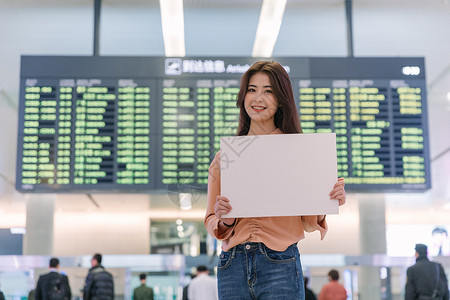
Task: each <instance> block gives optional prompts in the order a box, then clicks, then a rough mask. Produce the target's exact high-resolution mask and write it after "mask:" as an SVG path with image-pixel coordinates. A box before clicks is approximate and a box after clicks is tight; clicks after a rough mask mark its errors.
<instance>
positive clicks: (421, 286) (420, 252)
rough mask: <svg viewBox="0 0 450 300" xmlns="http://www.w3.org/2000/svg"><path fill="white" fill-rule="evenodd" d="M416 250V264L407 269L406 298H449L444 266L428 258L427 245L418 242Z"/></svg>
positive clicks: (445, 299)
mask: <svg viewBox="0 0 450 300" xmlns="http://www.w3.org/2000/svg"><path fill="white" fill-rule="evenodd" d="M415 250H416V253H415V256H416V264H415V265H413V266H411V267H409V268H408V270H407V271H406V275H407V279H406V286H405V300H434V299H436V300H437V299H441V300H449V292H448V286H447V276H445V272H444V269H443V268H442V266H441V265H440V264H438V263H435V262H431V261H430V260H429V259H428V257H427V254H428V248H427V246H426V245H424V244H416V247H415Z"/></svg>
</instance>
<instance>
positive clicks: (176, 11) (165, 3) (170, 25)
mask: <svg viewBox="0 0 450 300" xmlns="http://www.w3.org/2000/svg"><path fill="white" fill-rule="evenodd" d="M159 6H160V8H161V22H162V31H163V38H164V51H165V55H166V56H178V57H183V56H185V55H186V50H185V45H184V15H183V0H160V1H159Z"/></svg>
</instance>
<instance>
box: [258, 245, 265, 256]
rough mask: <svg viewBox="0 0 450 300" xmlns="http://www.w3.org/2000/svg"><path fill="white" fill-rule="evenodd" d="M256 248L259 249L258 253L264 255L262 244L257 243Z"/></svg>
mask: <svg viewBox="0 0 450 300" xmlns="http://www.w3.org/2000/svg"><path fill="white" fill-rule="evenodd" d="M258 248H259V252H261V254H264V252H265V250H264V244H263V243H258Z"/></svg>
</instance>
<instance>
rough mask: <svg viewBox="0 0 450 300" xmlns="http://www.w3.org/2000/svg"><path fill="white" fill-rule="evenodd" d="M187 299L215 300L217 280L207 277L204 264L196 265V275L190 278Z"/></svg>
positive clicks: (216, 297)
mask: <svg viewBox="0 0 450 300" xmlns="http://www.w3.org/2000/svg"><path fill="white" fill-rule="evenodd" d="M188 298H189V300H217V299H218V295H217V281H216V280H215V279H214V278H211V277H209V271H208V268H207V267H206V266H198V267H197V276H195V278H194V279H192V280H191V283H190V284H189V288H188Z"/></svg>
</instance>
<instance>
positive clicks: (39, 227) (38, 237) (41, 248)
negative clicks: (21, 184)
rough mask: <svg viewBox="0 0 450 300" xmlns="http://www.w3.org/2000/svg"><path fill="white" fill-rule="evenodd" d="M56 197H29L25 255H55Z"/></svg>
mask: <svg viewBox="0 0 450 300" xmlns="http://www.w3.org/2000/svg"><path fill="white" fill-rule="evenodd" d="M54 210H55V195H50V194H30V195H28V197H27V209H26V211H27V216H26V233H25V235H24V243H23V254H24V255H49V256H50V255H52V254H53V217H54V216H53V214H54Z"/></svg>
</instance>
